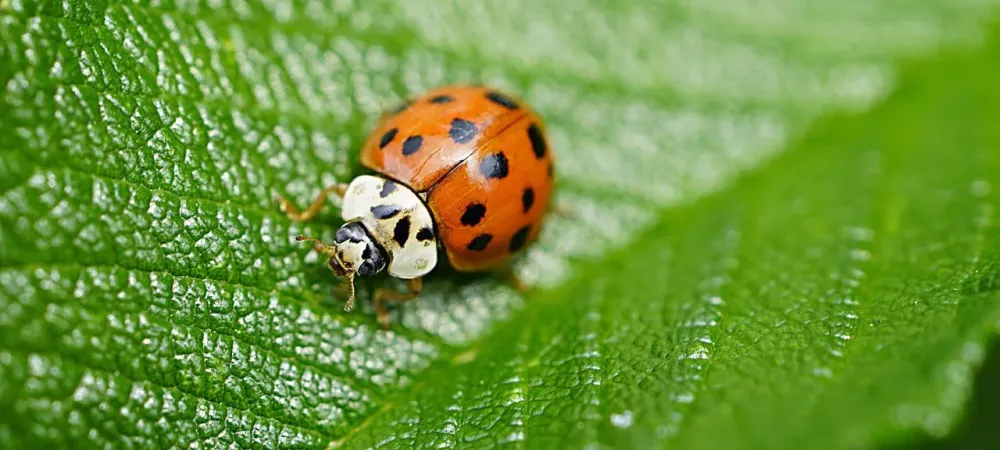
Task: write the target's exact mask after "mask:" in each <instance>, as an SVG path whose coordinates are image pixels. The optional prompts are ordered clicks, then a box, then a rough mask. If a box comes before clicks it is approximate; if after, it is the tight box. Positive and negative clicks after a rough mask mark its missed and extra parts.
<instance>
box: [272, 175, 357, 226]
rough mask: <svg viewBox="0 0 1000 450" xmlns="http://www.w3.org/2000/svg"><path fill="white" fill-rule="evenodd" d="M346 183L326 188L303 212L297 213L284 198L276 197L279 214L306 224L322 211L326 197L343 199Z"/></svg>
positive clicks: (295, 208)
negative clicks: (278, 204)
mask: <svg viewBox="0 0 1000 450" xmlns="http://www.w3.org/2000/svg"><path fill="white" fill-rule="evenodd" d="M347 186H348V185H347V183H337V184H335V185H333V186H327V187H326V188H325V189H323V190H322V191H320V193H319V195H317V196H316V198H315V199H313V202H312V204H311V205H309V207H308V208H306V210H305V211H302V212H299V209H298V208H297V207H296V206H295V205H293V204H292V202H290V201H288V200H286V199H285V198H284V197H278V201H279V202H280V203H281V206H280V208H281V212H283V213H285V215H287V216H288V218H289V219H292V220H295V221H298V222H308V221H310V220H312V218H313V217H316V214H319V212H320V210H322V209H323V205H324V203H325V202H326V197H327V196H328V195H330V194H331V193H332V194H334V195H336V196H337V198H344V194H345V193H346V192H347Z"/></svg>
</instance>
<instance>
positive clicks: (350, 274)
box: [344, 272, 354, 312]
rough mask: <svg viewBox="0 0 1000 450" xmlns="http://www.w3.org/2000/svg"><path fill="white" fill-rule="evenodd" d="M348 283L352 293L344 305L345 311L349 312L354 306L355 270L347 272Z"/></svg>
mask: <svg viewBox="0 0 1000 450" xmlns="http://www.w3.org/2000/svg"><path fill="white" fill-rule="evenodd" d="M347 285H348V286H349V287H350V289H351V294H350V296H348V297H347V304H345V305H344V311H345V312H349V311H350V310H351V308H353V307H354V272H348V273H347Z"/></svg>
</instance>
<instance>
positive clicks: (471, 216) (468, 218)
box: [461, 203, 486, 227]
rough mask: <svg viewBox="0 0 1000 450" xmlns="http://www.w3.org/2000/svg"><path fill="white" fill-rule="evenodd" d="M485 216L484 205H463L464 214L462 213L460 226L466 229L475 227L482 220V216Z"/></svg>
mask: <svg viewBox="0 0 1000 450" xmlns="http://www.w3.org/2000/svg"><path fill="white" fill-rule="evenodd" d="M485 215H486V205H484V204H482V203H469V204H468V205H465V212H464V213H462V218H461V221H462V225H465V226H467V227H472V226H476V225H478V224H479V222H480V221H481V220H483V216H485Z"/></svg>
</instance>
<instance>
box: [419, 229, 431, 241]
mask: <svg viewBox="0 0 1000 450" xmlns="http://www.w3.org/2000/svg"><path fill="white" fill-rule="evenodd" d="M417 239H418V240H421V241H429V240H431V239H434V231H432V230H431V227H423V228H421V229H420V231H418V232H417Z"/></svg>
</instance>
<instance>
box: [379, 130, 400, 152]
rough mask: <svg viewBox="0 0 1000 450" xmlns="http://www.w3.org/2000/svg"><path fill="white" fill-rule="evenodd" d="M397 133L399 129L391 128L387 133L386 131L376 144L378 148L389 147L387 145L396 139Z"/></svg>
mask: <svg viewBox="0 0 1000 450" xmlns="http://www.w3.org/2000/svg"><path fill="white" fill-rule="evenodd" d="M397 133H399V128H393V129H391V130H389V131H386V132H385V134H383V135H382V140H380V141H379V142H378V148H380V149H382V148H385V146H386V145H389V143H390V142H392V140H393V139H396V134H397Z"/></svg>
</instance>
